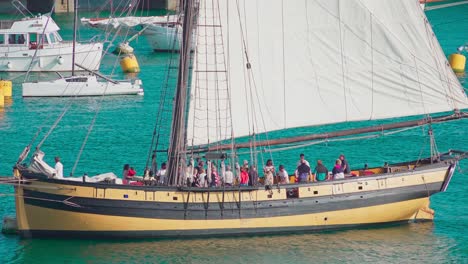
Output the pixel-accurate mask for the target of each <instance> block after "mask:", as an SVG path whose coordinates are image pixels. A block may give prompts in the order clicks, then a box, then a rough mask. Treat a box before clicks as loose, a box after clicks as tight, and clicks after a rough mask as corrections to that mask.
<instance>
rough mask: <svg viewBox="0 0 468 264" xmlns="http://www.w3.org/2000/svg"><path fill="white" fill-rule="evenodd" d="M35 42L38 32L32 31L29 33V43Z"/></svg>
mask: <svg viewBox="0 0 468 264" xmlns="http://www.w3.org/2000/svg"><path fill="white" fill-rule="evenodd" d="M33 42H35V43H36V44H37V34H36V33H30V34H29V43H30V44H32V43H33Z"/></svg>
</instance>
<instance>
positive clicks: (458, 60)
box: [449, 53, 466, 72]
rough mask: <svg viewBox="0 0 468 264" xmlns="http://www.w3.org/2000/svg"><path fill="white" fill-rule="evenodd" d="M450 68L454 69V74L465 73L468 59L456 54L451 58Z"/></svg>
mask: <svg viewBox="0 0 468 264" xmlns="http://www.w3.org/2000/svg"><path fill="white" fill-rule="evenodd" d="M449 62H450V67H452V69H453V71H454V72H464V71H465V64H466V57H465V56H463V55H461V54H459V53H454V54H452V55H450V57H449Z"/></svg>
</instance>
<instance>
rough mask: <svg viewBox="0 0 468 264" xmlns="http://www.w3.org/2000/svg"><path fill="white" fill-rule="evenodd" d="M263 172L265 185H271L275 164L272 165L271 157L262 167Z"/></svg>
mask: <svg viewBox="0 0 468 264" xmlns="http://www.w3.org/2000/svg"><path fill="white" fill-rule="evenodd" d="M263 173H264V175H265V185H273V183H274V182H273V175H275V166H273V161H272V160H271V159H269V160H267V163H266V165H265V167H264V168H263Z"/></svg>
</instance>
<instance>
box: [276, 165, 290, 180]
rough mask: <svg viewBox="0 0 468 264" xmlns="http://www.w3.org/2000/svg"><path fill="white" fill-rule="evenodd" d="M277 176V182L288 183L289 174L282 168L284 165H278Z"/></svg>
mask: <svg viewBox="0 0 468 264" xmlns="http://www.w3.org/2000/svg"><path fill="white" fill-rule="evenodd" d="M277 177H278V182H279V183H281V184H288V183H289V175H288V172H287V171H286V170H285V169H284V165H279V168H278V174H277Z"/></svg>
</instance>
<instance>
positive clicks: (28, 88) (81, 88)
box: [22, 77, 144, 97]
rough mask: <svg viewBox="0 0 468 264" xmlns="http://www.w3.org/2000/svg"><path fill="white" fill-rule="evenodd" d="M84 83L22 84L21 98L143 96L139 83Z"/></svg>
mask: <svg viewBox="0 0 468 264" xmlns="http://www.w3.org/2000/svg"><path fill="white" fill-rule="evenodd" d="M84 79H86V82H66V81H65V80H64V79H59V80H55V81H50V82H47V81H44V82H31V83H23V84H22V86H23V97H68V96H73V97H75V96H101V95H143V94H144V92H143V89H142V88H141V86H140V84H139V82H138V83H131V82H129V81H125V82H118V83H111V82H98V81H97V80H96V78H95V77H93V78H84Z"/></svg>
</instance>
